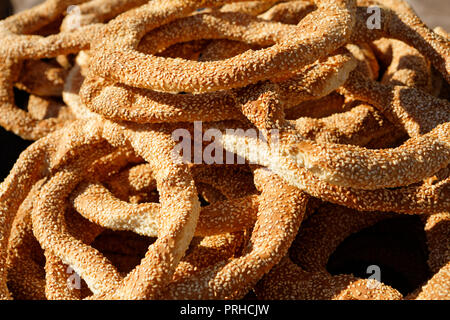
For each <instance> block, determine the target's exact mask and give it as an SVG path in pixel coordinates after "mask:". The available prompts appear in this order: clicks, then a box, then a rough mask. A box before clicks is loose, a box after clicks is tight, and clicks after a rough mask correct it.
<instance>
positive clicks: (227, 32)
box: [0, 0, 450, 300]
mask: <svg viewBox="0 0 450 320" xmlns="http://www.w3.org/2000/svg"><path fill="white" fill-rule="evenodd" d="M69 9H70V10H69ZM374 12H375V16H373V14H374ZM372 19H378V20H376V23H375V24H370V23H369V22H370V21H372ZM372 22H373V21H372ZM0 39H1V43H2V46H0V125H1V126H2V127H3V128H5V129H6V130H9V131H11V132H13V133H15V134H16V135H18V136H20V137H21V138H23V139H26V140H32V141H35V142H34V143H33V144H31V146H30V147H28V148H27V149H26V150H25V151H24V152H23V153H22V154H21V155H20V157H19V159H18V160H17V162H16V164H15V165H14V167H13V169H12V170H11V172H10V174H9V176H8V177H7V178H6V179H5V180H4V181H3V182H2V183H1V185H0V298H2V299H49V300H55V299H61V300H69V299H70V300H73V299H243V298H249V297H252V298H255V299H313V300H317V299H358V300H361V299H364V300H368V299H383V300H398V299H437V300H440V299H450V242H449V240H448V239H449V236H450V225H449V223H450V102H449V99H450V98H449V97H450V86H449V84H450V38H449V35H448V34H447V33H446V32H445V31H444V30H443V29H442V28H436V29H435V30H430V29H429V28H428V27H427V26H426V25H425V24H424V23H423V22H422V21H421V20H420V18H418V17H417V15H416V14H415V13H414V11H413V10H412V9H411V8H410V7H409V5H408V4H407V3H406V2H405V1H403V0H357V1H355V0H315V1H279V0H261V1H236V0H234V1H233V0H201V1H199V0H151V1H148V0H90V1H86V0H84V1H83V0H47V1H45V2H44V3H43V4H41V5H39V6H36V7H34V8H32V9H29V10H27V11H24V12H21V13H18V14H15V15H13V16H10V17H9V18H7V19H5V20H2V21H0ZM19 94H22V95H23V94H25V95H26V97H27V99H26V105H25V106H20V105H18V104H17V103H16V102H17V95H19ZM198 123H201V124H202V125H201V130H202V131H201V132H200V134H205V133H207V132H208V130H216V131H215V132H217V131H219V132H220V133H221V134H220V137H219V135H217V136H215V140H214V139H209V141H211V140H214V146H215V147H217V146H220V147H222V148H223V153H224V154H226V155H227V157H229V156H230V155H231V156H232V158H233V157H235V159H236V161H234V162H232V163H228V162H227V164H223V163H218V162H217V163H210V162H209V161H200V162H198V161H175V159H174V157H173V155H174V149H176V147H177V141H175V140H174V136H173V133H174V132H176V131H177V130H180V129H181V130H184V131H186V132H193V133H194V135H195V134H196V129H198V128H197V125H198ZM244 130H255V131H257V132H259V133H261V135H260V136H257V137H256V136H252V135H248V134H238V133H239V132H242V131H244ZM209 132H211V131H209ZM261 136H262V139H261ZM210 138H211V137H210ZM205 141H208V140H207V139H206V140H203V141H200V147H199V148H200V152H201V153H205V152H206V153H207V152H208V150H209V152H210V153H211V151H210V149H208V148H210V147H211V145H208V144H207V143H205ZM194 147H195V146H194ZM197 147H198V145H197ZM215 150H218V149H215ZM197 151H198V150H197ZM194 153H195V151H194ZM220 155H222V154H220ZM184 156H185V155H184V154H183V157H184ZM216 156H217V157H218V156H219V153H218V152H216V153H215V154H214V155H213V157H216ZM227 159H228V158H227ZM237 159H240V161H237ZM188 160H192V159H188ZM403 215H418V216H420V220H421V222H422V226H423V229H422V232H423V233H424V234H425V236H426V237H425V238H426V239H425V240H424V242H425V244H424V245H425V246H426V253H427V256H426V264H427V268H428V270H429V277H428V278H427V279H426V280H425V281H424V282H423V283H421V284H420V285H419V286H417V287H416V288H413V289H414V290H412V291H410V292H402V293H401V292H400V291H399V290H398V289H397V288H395V287H393V286H391V285H389V284H387V283H383V269H382V268H381V280H380V279H374V278H370V279H368V278H361V277H357V276H355V275H353V274H346V273H341V274H331V273H330V272H329V271H328V269H327V263H328V261H329V259H330V256H331V255H332V254H333V252H335V251H336V250H337V248H338V247H339V245H340V244H341V243H342V242H343V241H344V240H345V239H346V238H348V237H349V236H351V235H352V234H356V233H358V232H360V231H361V230H363V229H366V228H369V227H372V226H374V225H376V224H377V223H379V222H380V221H384V220H388V219H391V218H393V217H399V216H403ZM410 245H411V246H413V245H414V244H410Z"/></svg>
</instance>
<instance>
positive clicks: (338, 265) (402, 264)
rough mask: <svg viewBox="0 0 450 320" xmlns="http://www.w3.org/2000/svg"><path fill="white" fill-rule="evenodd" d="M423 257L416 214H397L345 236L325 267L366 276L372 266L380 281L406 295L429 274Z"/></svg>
mask: <svg viewBox="0 0 450 320" xmlns="http://www.w3.org/2000/svg"><path fill="white" fill-rule="evenodd" d="M427 259H428V249H427V245H426V235H425V232H424V224H423V223H422V221H421V219H420V217H419V216H401V217H395V218H392V219H388V220H384V221H381V222H379V223H377V224H375V225H374V226H372V227H369V228H366V229H363V230H362V231H360V232H358V233H356V234H353V235H351V236H349V237H348V238H347V239H345V240H344V241H343V242H342V243H341V244H340V245H339V246H338V247H337V248H336V250H335V251H334V253H333V254H332V255H331V256H330V258H329V260H328V263H327V266H326V267H327V270H328V272H330V273H331V274H333V275H338V274H353V275H355V276H356V277H359V278H366V279H367V278H373V277H372V276H373V275H375V273H374V272H373V271H371V268H373V267H370V266H376V267H377V268H379V269H378V270H379V276H380V278H381V279H379V280H380V281H381V282H382V283H384V284H387V285H389V286H391V287H393V288H395V289H397V290H398V291H399V292H401V293H402V294H403V295H407V294H409V293H411V292H413V291H414V290H415V289H416V288H418V287H420V286H421V285H422V284H424V283H425V282H426V281H427V280H428V279H429V278H430V277H431V273H430V270H429V267H428V265H427ZM377 280H378V279H377Z"/></svg>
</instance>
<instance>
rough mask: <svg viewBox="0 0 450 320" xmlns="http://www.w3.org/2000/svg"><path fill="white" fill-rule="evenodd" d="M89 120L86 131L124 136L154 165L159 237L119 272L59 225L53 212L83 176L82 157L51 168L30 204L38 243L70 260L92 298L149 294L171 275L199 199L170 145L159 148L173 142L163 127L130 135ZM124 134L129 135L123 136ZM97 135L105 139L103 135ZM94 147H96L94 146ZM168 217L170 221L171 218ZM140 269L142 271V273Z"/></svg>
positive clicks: (192, 224) (115, 138) (118, 141)
mask: <svg viewBox="0 0 450 320" xmlns="http://www.w3.org/2000/svg"><path fill="white" fill-rule="evenodd" d="M91 123H92V121H91ZM92 126H94V128H90V129H91V133H90V135H91V136H93V137H101V136H102V134H105V137H108V138H109V139H111V141H110V142H112V143H113V144H114V143H116V144H118V146H121V145H123V143H124V141H129V142H130V144H131V145H132V146H133V147H135V148H136V149H137V151H138V153H142V156H143V158H144V159H147V160H148V161H149V163H150V164H151V165H152V167H153V168H155V169H156V168H158V169H156V170H155V178H156V180H157V184H158V188H159V189H160V192H161V203H162V210H161V215H160V222H159V224H158V235H159V237H158V240H157V241H156V242H155V243H154V244H153V245H152V246H150V248H149V251H148V252H147V254H146V256H145V258H144V259H143V260H142V263H141V264H140V265H139V266H138V267H136V268H135V269H134V270H133V271H132V272H130V273H129V274H128V275H127V276H126V277H125V278H122V277H121V276H120V275H119V274H118V272H117V270H116V269H115V268H114V266H112V265H111V264H110V263H109V262H108V261H107V260H106V259H105V258H104V257H102V256H101V255H100V254H99V253H98V252H97V251H96V250H94V249H93V248H91V247H89V246H86V245H85V244H83V243H81V242H80V241H78V240H76V239H74V238H73V237H71V236H70V235H69V234H68V233H67V232H65V231H64V230H65V229H64V227H63V225H62V224H61V223H62V221H61V218H58V213H59V212H61V209H62V208H63V207H64V198H66V197H67V196H68V195H69V193H70V192H71V190H72V189H73V188H74V187H75V186H76V185H77V184H78V182H80V181H81V180H82V176H83V175H81V173H82V172H83V171H84V170H85V169H86V166H87V165H89V162H87V161H85V159H78V160H76V162H74V163H70V164H68V165H67V166H66V167H65V168H64V170H61V171H59V172H57V173H55V174H54V175H53V177H52V178H51V179H50V180H49V182H47V184H46V185H45V186H44V187H43V189H42V190H41V193H40V198H39V199H40V200H39V201H38V205H37V206H36V208H35V209H34V210H33V226H34V233H35V235H36V237H37V238H38V240H39V242H40V243H41V246H43V247H44V248H45V249H48V250H51V251H52V252H53V254H55V255H56V256H58V257H59V258H60V259H62V260H63V262H65V263H68V264H69V265H70V266H72V267H73V268H74V270H75V271H76V272H77V273H78V274H79V275H80V276H81V277H82V278H83V279H84V280H85V281H86V283H87V284H88V286H89V288H90V289H91V291H92V292H93V293H94V296H93V298H122V299H138V298H141V299H142V298H151V297H152V296H154V295H155V294H156V291H157V290H158V289H159V288H160V287H161V286H162V285H164V283H165V282H167V281H168V280H169V279H170V277H171V274H172V272H173V269H174V268H175V266H176V265H177V263H178V261H179V260H180V259H181V257H182V255H183V253H184V251H185V250H186V249H187V245H188V244H189V242H190V239H191V237H192V235H193V233H194V228H195V224H196V222H197V218H198V212H199V204H198V200H197V195H196V192H195V188H194V186H193V181H192V180H191V181H190V174H189V172H188V171H187V168H185V165H174V164H173V163H172V162H171V161H170V159H171V157H170V151H166V152H161V151H162V150H167V149H168V148H167V145H166V144H167V143H169V144H170V145H171V144H172V143H173V142H172V141H171V140H170V138H169V140H170V142H169V140H168V137H167V136H165V135H164V134H163V132H157V131H154V132H151V131H146V132H144V133H138V134H136V135H135V136H133V133H131V132H127V131H126V130H123V129H121V128H120V127H118V126H117V125H114V124H109V126H108V124H102V125H100V124H99V123H98V122H94V123H92ZM95 126H97V128H96V127H95ZM99 130H100V131H99ZM121 130H123V131H121ZM141 134H144V135H147V137H148V138H150V137H152V135H153V138H154V139H152V141H155V142H156V141H158V144H156V143H155V144H154V148H156V149H154V150H155V151H156V152H155V153H152V151H150V150H148V149H147V148H144V146H143V145H140V142H139V141H142V140H141V139H142V138H141V136H140V135H141ZM84 135H86V133H85V132H84ZM124 135H128V138H125V137H124ZM119 137H120V138H122V139H120V138H119ZM158 138H159V139H160V140H158ZM102 139H103V138H102ZM145 140H148V139H145ZM72 141H74V140H72ZM75 141H76V140H75ZM102 141H103V144H104V143H105V140H104V139H103V140H102ZM84 142H85V143H86V141H85V140H84ZM94 150H95V148H94ZM96 150H101V149H100V148H98V147H97V149H96ZM169 150H170V148H169ZM92 151H93V150H91V152H92ZM167 153H169V154H167ZM95 154H96V153H93V155H95ZM56 190H58V191H56ZM183 203H185V204H183ZM173 220H175V221H174V222H172V221H173ZM155 264H156V265H155ZM171 270H172V271H171ZM143 274H145V275H146V276H145V277H142V276H143Z"/></svg>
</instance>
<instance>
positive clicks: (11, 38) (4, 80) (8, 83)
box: [0, 0, 100, 140]
mask: <svg viewBox="0 0 450 320" xmlns="http://www.w3.org/2000/svg"><path fill="white" fill-rule="evenodd" d="M74 2H75V3H80V2H82V1H69V0H48V1H46V2H45V3H44V4H42V5H40V6H38V7H35V8H33V9H30V10H27V11H24V12H22V13H19V14H16V15H14V16H11V17H9V18H7V19H5V20H3V21H1V22H0V37H1V39H2V42H3V46H2V47H1V48H0V62H1V63H0V104H1V113H2V116H1V117H0V125H1V126H3V127H4V128H5V129H7V130H10V131H13V132H14V133H15V134H17V135H19V136H21V137H22V138H24V139H28V140H36V139H39V138H41V137H43V136H45V135H46V134H48V133H49V132H52V131H54V130H56V129H58V128H61V127H62V126H63V125H64V123H65V121H62V120H61V119H45V120H36V119H33V118H32V117H31V115H30V114H28V113H27V112H26V111H24V110H21V109H20V108H18V107H16V105H15V102H14V93H13V85H14V83H16V81H18V80H19V75H20V65H21V61H22V60H26V59H34V60H36V59H42V58H51V57H55V56H57V55H59V54H69V53H73V52H78V51H80V50H81V49H84V48H88V47H89V45H90V40H91V38H92V35H93V33H94V32H95V31H98V29H99V28H100V26H98V25H92V26H88V27H85V28H82V29H80V30H77V31H75V32H73V33H60V34H56V35H50V36H48V37H41V36H35V35H27V34H29V33H31V32H33V31H36V30H38V29H39V28H41V27H42V26H44V25H46V24H48V23H50V22H52V21H53V20H55V19H56V18H57V17H58V15H59V14H61V13H62V12H64V10H66V8H67V6H68V5H69V4H70V3H74Z"/></svg>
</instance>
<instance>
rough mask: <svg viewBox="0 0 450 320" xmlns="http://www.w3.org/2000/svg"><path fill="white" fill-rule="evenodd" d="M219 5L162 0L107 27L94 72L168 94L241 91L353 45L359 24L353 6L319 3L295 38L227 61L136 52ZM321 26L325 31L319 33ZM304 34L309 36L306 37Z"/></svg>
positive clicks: (93, 63) (350, 3)
mask: <svg viewBox="0 0 450 320" xmlns="http://www.w3.org/2000/svg"><path fill="white" fill-rule="evenodd" d="M220 2H222V1H212V0H211V1H202V2H201V3H196V2H193V1H164V2H163V1H159V0H157V1H152V2H150V3H149V4H147V5H145V6H142V7H140V8H139V11H129V12H128V13H126V14H123V15H121V16H119V17H118V18H116V19H115V20H113V21H111V22H110V23H109V24H108V28H107V31H106V33H107V34H106V36H105V37H104V38H103V39H98V43H97V44H96V45H95V52H96V53H95V56H94V59H93V61H92V65H91V68H92V70H93V71H94V73H95V74H97V75H98V76H102V77H104V78H107V79H111V80H114V81H117V82H120V83H123V84H126V85H130V86H134V87H139V88H146V89H153V90H161V91H169V92H180V91H183V92H196V93H200V92H211V91H217V90H220V89H230V88H236V87H242V86H245V85H247V84H250V83H255V82H257V81H259V80H265V79H268V78H271V77H273V76H274V75H280V76H281V75H283V74H289V73H290V72H291V71H292V70H298V69H299V68H301V67H302V66H305V65H307V64H310V63H312V62H314V61H315V60H317V58H320V57H323V56H325V55H326V54H327V53H330V52H333V51H335V50H336V49H338V48H339V47H340V46H342V44H344V43H345V41H346V40H348V37H350V35H351V31H352V28H353V24H354V9H355V3H354V1H350V0H348V1H345V0H339V1H317V2H318V7H319V10H317V11H315V12H314V13H312V14H310V15H309V16H308V17H306V18H305V19H303V20H302V22H301V23H300V24H299V25H298V27H297V29H296V30H297V31H298V32H294V33H292V34H290V37H288V39H286V40H285V41H284V42H282V43H279V44H275V45H274V46H272V47H270V48H268V49H262V50H259V51H256V52H252V51H247V52H245V53H243V54H241V55H238V56H236V57H234V58H230V59H227V60H225V61H220V62H207V63H201V62H193V61H185V60H181V59H167V58H162V57H156V56H151V55H145V54H142V53H139V52H137V51H136V49H137V47H138V45H139V42H140V40H141V37H142V36H143V35H144V34H146V33H148V32H149V31H150V30H152V29H154V28H156V27H158V26H160V25H162V24H165V23H168V22H170V21H172V20H174V19H176V18H179V17H180V16H183V15H186V14H187V13H189V12H191V11H193V10H195V9H197V8H198V7H200V6H201V7H205V6H208V5H217V4H218V3H220ZM131 13H132V14H131ZM317 21H320V24H321V26H326V28H316V27H315V24H316V23H317ZM312 26H314V27H312ZM129 30H133V33H129V32H128V31H129ZM305 30H308V31H310V32H308V33H306V34H308V35H307V36H305ZM125 31H126V32H125ZM299 35H301V36H299ZM330 39H333V40H332V41H330ZM336 39H338V41H336ZM124 52H126V54H124ZM261 61H264V62H263V63H261ZM130 62H133V64H132V65H131V64H130ZM135 65H139V66H140V71H139V73H136V72H135ZM187 75H189V77H187Z"/></svg>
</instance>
